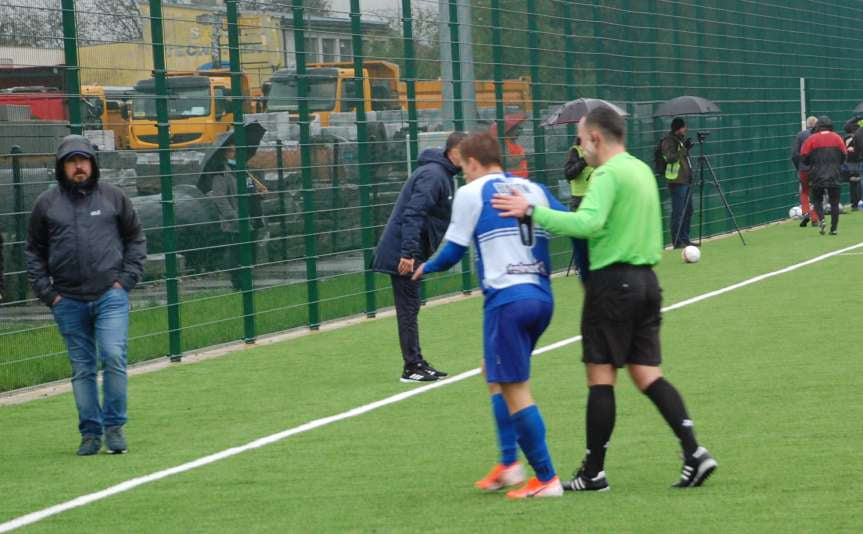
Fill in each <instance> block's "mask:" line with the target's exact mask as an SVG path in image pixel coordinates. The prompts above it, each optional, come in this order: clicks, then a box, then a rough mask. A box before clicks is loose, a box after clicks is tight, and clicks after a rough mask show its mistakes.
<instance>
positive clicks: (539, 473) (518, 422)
mask: <svg viewBox="0 0 863 534" xmlns="http://www.w3.org/2000/svg"><path fill="white" fill-rule="evenodd" d="M511 418H512V422H513V425H514V426H515V431H516V434H517V435H518V444H519V445H521V450H522V451H524V455H525V456H526V457H527V461H528V462H530V465H531V467H533V470H534V471H536V478H538V479H539V480H540V482H548V481H549V480H551V479H552V478H554V476H555V474H556V473H555V472H554V466H552V465H551V455H550V454H549V453H548V447H547V446H546V445H545V423H544V422H543V420H542V415H540V413H539V408H537V407H536V405H535V404H534V405H532V406H528V407H527V408H525V409H523V410H520V411H518V412H516V413H514V414H512V416H511Z"/></svg>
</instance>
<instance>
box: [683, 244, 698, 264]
mask: <svg viewBox="0 0 863 534" xmlns="http://www.w3.org/2000/svg"><path fill="white" fill-rule="evenodd" d="M680 257H682V258H683V261H684V262H686V263H698V260H700V259H701V250H700V249H699V248H698V247H696V246H693V245H689V246H688V247H686V248H684V249H683V252H681V253H680Z"/></svg>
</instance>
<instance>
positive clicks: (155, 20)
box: [150, 0, 183, 362]
mask: <svg viewBox="0 0 863 534" xmlns="http://www.w3.org/2000/svg"><path fill="white" fill-rule="evenodd" d="M150 33H151V34H152V36H153V38H152V49H153V76H154V80H155V82H156V83H155V85H156V87H155V88H156V125H157V128H158V138H159V175H160V180H161V184H160V185H161V190H162V192H161V195H162V201H161V203H162V244H163V246H164V253H165V287H166V291H167V295H166V296H167V299H168V348H169V354H170V357H171V361H174V362H177V361H180V358H182V354H183V349H182V343H181V341H182V340H181V335H182V328H181V322H180V297H179V290H178V288H177V228H176V223H175V220H174V188H173V182H174V175H173V169H172V168H171V140H170V131H169V120H168V100H167V98H168V80H167V78H166V73H167V71H166V69H165V39H164V35H163V32H162V0H150Z"/></svg>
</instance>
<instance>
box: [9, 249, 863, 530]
mask: <svg viewBox="0 0 863 534" xmlns="http://www.w3.org/2000/svg"><path fill="white" fill-rule="evenodd" d="M858 248H863V243H858V244H856V245H852V246H850V247H845V248H843V249H840V250H835V251H833V252H829V253H827V254H822V255H821V256H817V257H815V258H812V259H810V260H806V261H803V262H800V263H796V264H794V265H791V266H788V267H785V268H784V269H780V270H778V271H773V272H770V273H766V274H762V275H759V276H755V277H753V278H749V279H748V280H744V281H742V282H739V283H737V284H733V285H730V286H727V287H724V288H722V289H717V290H716V291H710V292H708V293H704V294H703V295H699V296H697V297H693V298H691V299H687V300H684V301H681V302H678V303H676V304H672V305H671V306H666V307H665V308H663V309H662V311H663V312H668V311H672V310H676V309H679V308H683V307H685V306H690V305H692V304H696V303H698V302H701V301H703V300H707V299H710V298H713V297H717V296H719V295H723V294H725V293H728V292H731V291H734V290H737V289H740V288H742V287H746V286H748V285H752V284H755V283H757V282H761V281H763V280H766V279H768V278H772V277H774V276H779V275H782V274H786V273H789V272H791V271H795V270H797V269H800V268H802V267H806V266H807V265H812V264H814V263H818V262H820V261H823V260H826V259H828V258H831V257H833V256H838V255H841V254H845V253H847V252H849V251H852V250H856V249H858ZM580 340H581V336H575V337H571V338H568V339H564V340H561V341H558V342H555V343H552V344H550V345H546V346H544V347H541V348H539V349H537V350H535V351H534V352H533V354H534V355H539V354H542V353H544V352H549V351H552V350H556V349H559V348H561V347H565V346H566V345H570V344H572V343H576V342H578V341H580ZM478 374H480V369H479V368H476V369H471V370H469V371H465V372H463V373H461V374H458V375H455V376H453V377H451V378H447V379H446V380H440V381H437V382H433V383H431V384H428V385H425V386H421V387H418V388H415V389H412V390H409V391H405V392H402V393H399V394H396V395H392V396H390V397H387V398H385V399H381V400H379V401H375V402H372V403H370V404H365V405H363V406H358V407H357V408H353V409H351V410H348V411H346V412H342V413H340V414H336V415H331V416H329V417H323V418H321V419H315V420H313V421H309V422H308V423H305V424H302V425H300V426H296V427H294V428H289V429H287V430H283V431H282V432H278V433H276V434H272V435H269V436H265V437H263V438H259V439H256V440H254V441H252V442H249V443H246V444H245V445H240V446H238V447H232V448H230V449H225V450H223V451H220V452H217V453H214V454H211V455H209V456H204V457H202V458H198V459H197V460H193V461H191V462H187V463H184V464H181V465H178V466H175V467H171V468H169V469H164V470H162V471H157V472H155V473H151V474H149V475H144V476H141V477H137V478H132V479H129V480H127V481H125V482H121V483H119V484H116V485H114V486H111V487H108V488H105V489H103V490H101V491H97V492H95V493H89V494H87V495H82V496H80V497H77V498H75V499H72V500H69V501H66V502H64V503H60V504H57V505H54V506H51V507H48V508H45V509H42V510H39V511H37V512H32V513H29V514H27V515H23V516H20V517H17V518H15V519H12V520H10V521H7V522H5V523H2V524H0V533H3V532H9V531H11V530H14V529H17V528H20V527H23V526H26V525H32V524H33V523H37V522H39V521H41V520H43V519H45V518H48V517H51V516H53V515H57V514H60V513H63V512H66V511H68V510H72V509H74V508H79V507H81V506H85V505H87V504H90V503H92V502H96V501H100V500H102V499H105V498H108V497H111V496H113V495H117V494H118V493H123V492H125V491H129V490H131V489H134V488H137V487H138V486H143V485H144V484H148V483H150V482H155V481H156V480H161V479H163V478H167V477H170V476H173V475H177V474H180V473H185V472H187V471H191V470H192V469H196V468H198V467H202V466H205V465H208V464H211V463H215V462H218V461H219V460H224V459H226V458H230V457H232V456H236V455H238V454H240V453H243V452H246V451H250V450H254V449H258V448H261V447H264V446H267V445H270V444H272V443H276V442H278V441H282V440H284V439H287V438H289V437H291V436H294V435H297V434H302V433H304V432H308V431H309V430H314V429H316V428H320V427H323V426H327V425H329V424H332V423H335V422H338V421H343V420H345V419H350V418H353V417H356V416H358V415H362V414H365V413H368V412H371V411H373V410H377V409H378V408H382V407H384V406H388V405H390V404H395V403H397V402H401V401H403V400H405V399H409V398H411V397H415V396H417V395H421V394H423V393H427V392H429V391H432V390H434V389H438V388H441V387H444V386H448V385H450V384H454V383H456V382H461V381H462V380H465V379H468V378H471V377H473V376H476V375H478Z"/></svg>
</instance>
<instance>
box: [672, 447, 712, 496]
mask: <svg viewBox="0 0 863 534" xmlns="http://www.w3.org/2000/svg"><path fill="white" fill-rule="evenodd" d="M716 466H717V463H716V460H714V459H713V456H710V453H709V452H707V449H705V448H704V447H698V450H696V451H695V453H694V454H693V455H692V458H688V459H686V460H685V461H684V462H683V470H682V471H681V473H680V481H679V482H677V483H676V484H674V485H672V487H673V488H694V487H697V486H700V485H702V484H704V481H705V480H707V478H708V477H710V475H712V474H713V472H714V471H716Z"/></svg>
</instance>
